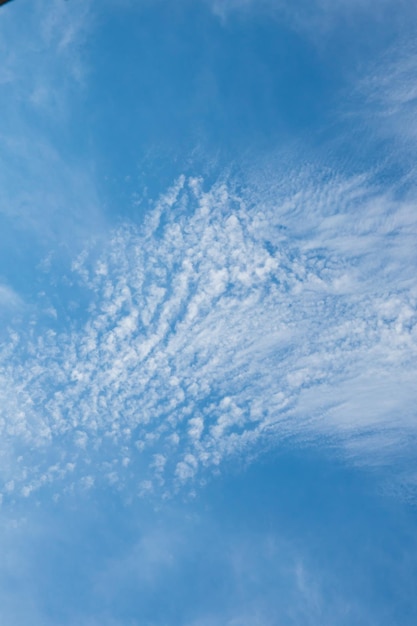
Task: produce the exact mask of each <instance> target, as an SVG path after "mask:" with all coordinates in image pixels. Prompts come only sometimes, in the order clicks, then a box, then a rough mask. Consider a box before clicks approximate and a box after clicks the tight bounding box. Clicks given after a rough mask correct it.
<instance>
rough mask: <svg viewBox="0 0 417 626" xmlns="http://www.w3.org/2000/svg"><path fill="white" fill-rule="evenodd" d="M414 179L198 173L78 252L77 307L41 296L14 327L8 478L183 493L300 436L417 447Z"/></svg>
mask: <svg viewBox="0 0 417 626" xmlns="http://www.w3.org/2000/svg"><path fill="white" fill-rule="evenodd" d="M398 195H399V194H395V193H394V192H392V193H390V192H382V191H381V190H379V189H378V187H377V186H376V184H373V183H372V181H371V180H369V179H367V178H366V177H358V178H355V179H351V180H344V179H340V178H338V177H336V176H333V175H331V174H329V173H328V172H326V173H324V174H318V173H315V174H314V175H312V174H311V173H310V174H308V173H305V174H302V173H299V174H297V176H293V177H291V176H288V177H287V179H286V181H285V183H283V184H275V185H274V186H272V184H271V185H270V189H269V190H268V189H263V190H262V191H260V190H259V188H258V189H257V190H256V191H255V189H254V188H253V189H251V188H246V189H242V188H241V187H239V186H238V185H237V184H236V183H233V182H232V181H222V182H218V183H217V184H214V185H213V186H212V187H211V188H210V189H208V190H204V181H201V180H199V179H196V178H185V177H182V178H180V179H179V180H178V181H177V183H176V184H175V185H174V186H173V187H172V189H170V190H169V191H168V192H167V193H166V194H165V195H164V196H163V197H161V198H160V200H159V201H158V202H157V203H155V205H154V207H153V208H152V209H151V210H150V211H149V212H148V213H147V215H146V219H145V221H144V223H142V224H140V225H135V224H132V223H124V224H122V225H121V226H120V227H119V228H116V229H115V230H114V231H113V232H112V233H111V235H110V236H109V238H108V240H107V241H106V242H104V243H103V242H102V241H101V243H100V245H99V246H96V247H94V246H93V247H92V248H91V250H86V251H85V253H84V254H83V255H81V256H80V257H79V258H78V259H77V260H76V261H74V263H73V268H72V272H71V273H70V274H68V276H66V277H65V281H67V283H68V284H71V283H72V288H71V289H72V291H71V293H72V294H74V293H77V294H78V296H77V297H78V303H77V302H76V301H75V300H74V298H73V300H72V301H68V303H67V308H68V311H69V314H68V315H69V317H67V319H66V320H65V322H64V323H62V324H61V325H60V324H55V325H54V330H52V328H49V329H45V328H44V327H45V320H46V319H47V318H46V317H45V320H44V322H42V323H41V321H40V319H41V309H40V307H39V311H38V314H37V315H38V318H39V319H37V322H36V324H34V326H33V327H32V329H31V330H29V331H28V332H24V331H19V332H16V331H14V332H12V333H11V339H10V342H9V345H6V347H5V348H4V351H3V357H2V367H1V390H2V391H1V393H2V401H1V422H0V424H1V441H2V444H1V445H2V472H3V474H4V483H5V487H3V492H4V495H5V496H6V497H7V494H12V493H14V492H15V491H16V490H17V491H18V492H19V493H22V494H23V495H29V493H30V492H32V491H33V490H36V489H38V488H40V487H42V486H43V485H47V484H49V483H52V485H53V489H62V486H61V487H58V483H59V484H61V483H62V484H63V485H64V488H65V489H72V488H74V486H75V485H76V484H78V485H82V486H84V487H85V488H88V487H91V486H92V485H93V484H101V483H102V482H103V481H104V483H110V484H114V485H115V486H116V487H118V488H121V489H124V488H126V487H127V486H129V492H130V493H131V494H140V493H145V492H148V491H153V490H155V489H157V490H158V491H159V490H162V493H169V492H171V491H172V489H177V488H179V487H180V486H181V485H182V484H185V483H186V484H192V483H193V481H195V480H204V479H205V477H207V475H209V474H210V473H211V472H212V471H213V470H217V469H218V468H219V466H220V467H221V464H222V462H223V461H224V460H225V459H227V458H229V457H231V456H236V455H238V456H242V455H243V457H244V456H245V455H246V454H247V453H248V452H250V451H253V450H254V449H255V444H256V446H259V445H260V444H262V445H270V444H271V443H272V444H273V445H280V442H283V441H293V442H297V441H298V442H306V441H309V442H314V441H321V442H323V443H325V444H326V445H327V444H331V445H336V446H337V447H339V448H344V449H345V451H346V453H347V454H348V455H349V456H351V457H352V459H355V460H356V461H359V462H361V463H366V464H374V463H377V462H381V461H383V462H391V460H392V459H393V458H395V456H396V455H397V453H398V452H399V451H400V450H401V451H402V454H404V449H405V447H406V445H407V441H408V440H409V438H410V437H412V438H413V437H414V436H415V434H416V432H417V424H416V419H415V406H416V399H417V398H416V386H415V380H416V365H415V364H416V362H417V360H416V352H417V330H416V320H417V316H416V297H417V284H416V278H415V267H416V250H417V248H416V245H415V243H416V242H415V237H416V232H417V231H416V219H417V218H416V213H415V210H414V199H411V198H408V197H396V196H398ZM72 309H75V311H76V314H74V315H73V321H72V322H71V321H70V320H71V314H70V312H71V310H72ZM48 314H49V317H50V319H51V320H53V315H54V314H56V315H58V313H57V312H56V311H55V313H54V311H53V310H52V313H51V309H48ZM80 320H82V321H80ZM55 326H56V328H55Z"/></svg>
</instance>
